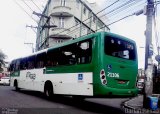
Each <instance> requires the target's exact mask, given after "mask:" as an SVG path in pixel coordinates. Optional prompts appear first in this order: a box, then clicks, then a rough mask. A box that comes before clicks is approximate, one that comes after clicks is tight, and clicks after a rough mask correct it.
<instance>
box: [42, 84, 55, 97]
mask: <svg viewBox="0 0 160 114" xmlns="http://www.w3.org/2000/svg"><path fill="white" fill-rule="evenodd" d="M44 94H45V96H46V97H47V98H52V97H53V86H52V85H50V84H46V86H45V88H44Z"/></svg>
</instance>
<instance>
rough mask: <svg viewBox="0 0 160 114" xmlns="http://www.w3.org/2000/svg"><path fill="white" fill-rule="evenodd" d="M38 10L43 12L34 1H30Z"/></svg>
mask: <svg viewBox="0 0 160 114" xmlns="http://www.w3.org/2000/svg"><path fill="white" fill-rule="evenodd" d="M30 1H31V2H32V3H33V4H34V5H35V6H36V7H37V8H38V9H39V11H40V12H42V10H41V9H40V8H39V6H38V5H37V4H36V3H35V2H34V1H33V0H30Z"/></svg>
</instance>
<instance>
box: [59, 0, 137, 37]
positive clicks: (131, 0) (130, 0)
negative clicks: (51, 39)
mask: <svg viewBox="0 0 160 114" xmlns="http://www.w3.org/2000/svg"><path fill="white" fill-rule="evenodd" d="M133 1H135V0H129V1H127V2H126V3H124V4H122V5H121V6H119V7H117V8H115V9H113V10H111V11H109V12H108V13H105V14H103V15H101V16H99V18H101V17H104V16H105V15H108V14H110V13H112V12H114V11H116V10H117V9H119V8H121V7H123V6H125V5H127V4H129V3H131V2H133ZM117 2H119V0H117V1H115V2H113V3H112V4H111V5H109V6H107V7H106V8H104V9H102V10H100V11H99V12H98V13H96V15H97V14H99V13H100V12H102V11H104V10H106V9H107V8H109V7H111V6H113V5H114V4H115V3H117ZM91 17H92V16H91ZM91 17H90V18H91ZM90 18H87V19H86V20H88V19H90ZM86 20H84V21H82V23H83V22H85V21H86ZM88 23H89V22H88ZM88 23H86V24H88ZM76 26H77V25H74V26H72V27H70V28H68V29H66V30H63V31H61V32H59V33H57V34H56V35H58V34H60V33H63V32H65V31H67V30H69V29H71V28H73V27H76ZM74 30H75V29H74ZM70 32H72V31H70Z"/></svg>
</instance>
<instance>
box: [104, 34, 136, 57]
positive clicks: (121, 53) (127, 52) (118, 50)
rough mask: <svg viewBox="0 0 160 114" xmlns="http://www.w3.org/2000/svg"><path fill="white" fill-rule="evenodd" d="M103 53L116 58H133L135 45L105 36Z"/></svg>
mask: <svg viewBox="0 0 160 114" xmlns="http://www.w3.org/2000/svg"><path fill="white" fill-rule="evenodd" d="M105 53H106V54H107V55H109V56H114V57H117V58H122V59H127V60H135V59H136V51H135V45H134V44H133V43H131V42H128V41H125V40H122V39H118V38H115V37H111V36H106V37H105Z"/></svg>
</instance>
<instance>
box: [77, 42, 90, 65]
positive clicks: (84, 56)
mask: <svg viewBox="0 0 160 114" xmlns="http://www.w3.org/2000/svg"><path fill="white" fill-rule="evenodd" d="M78 46H79V50H78V64H86V63H90V62H91V58H92V39H89V40H87V41H83V42H80V43H79V44H78Z"/></svg>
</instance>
